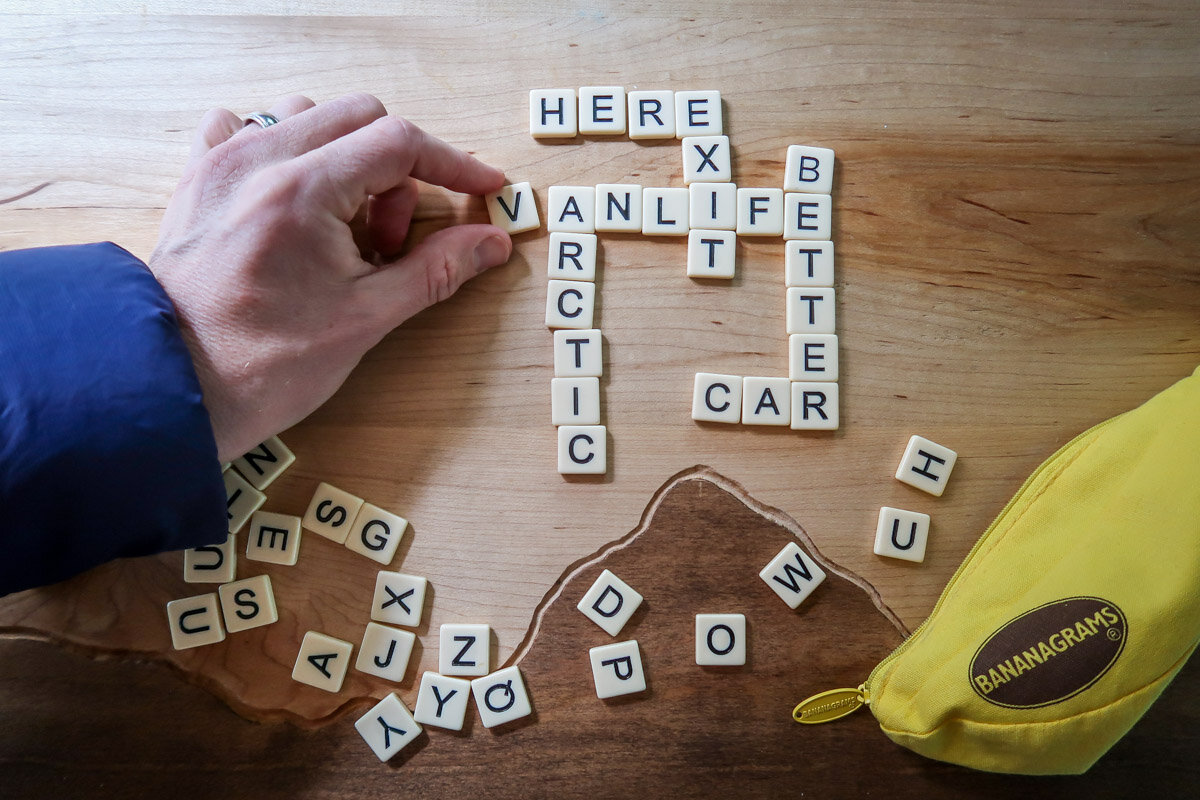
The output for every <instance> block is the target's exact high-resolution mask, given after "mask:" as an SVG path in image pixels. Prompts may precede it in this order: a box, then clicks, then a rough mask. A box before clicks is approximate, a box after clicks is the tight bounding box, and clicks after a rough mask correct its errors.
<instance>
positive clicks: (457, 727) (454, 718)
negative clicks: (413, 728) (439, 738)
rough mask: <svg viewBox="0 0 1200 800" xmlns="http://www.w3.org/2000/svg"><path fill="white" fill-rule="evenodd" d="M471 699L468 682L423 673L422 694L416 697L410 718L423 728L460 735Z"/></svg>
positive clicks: (431, 673)
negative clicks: (425, 726)
mask: <svg viewBox="0 0 1200 800" xmlns="http://www.w3.org/2000/svg"><path fill="white" fill-rule="evenodd" d="M470 699H471V682H470V681H468V680H464V679H463V678H454V677H450V676H449V675H439V674H438V673H436V672H425V673H424V674H422V675H421V690H420V691H419V692H418V693H417V705H416V708H415V709H414V713H413V718H414V719H416V721H417V722H419V723H421V724H422V725H433V726H434V727H437V728H445V729H446V730H448V731H461V730H462V727H463V723H464V722H466V719H467V705H468V703H469V701H470Z"/></svg>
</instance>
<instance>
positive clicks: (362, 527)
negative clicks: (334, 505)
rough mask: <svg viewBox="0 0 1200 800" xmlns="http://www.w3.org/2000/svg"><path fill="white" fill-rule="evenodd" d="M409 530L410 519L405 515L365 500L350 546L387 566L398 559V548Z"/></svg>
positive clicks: (353, 529)
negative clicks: (394, 512)
mask: <svg viewBox="0 0 1200 800" xmlns="http://www.w3.org/2000/svg"><path fill="white" fill-rule="evenodd" d="M406 530H408V520H406V519H405V518H404V517H400V516H397V515H395V514H393V513H391V512H390V511H384V510H383V509H382V508H379V507H377V506H373V505H371V504H370V503H363V504H362V507H361V508H360V509H359V510H358V514H356V515H355V517H354V524H353V525H351V526H350V535H349V536H347V537H346V547H348V548H349V549H350V550H353V551H354V552H355V553H358V554H359V555H360V556H366V557H367V558H369V559H371V560H372V561H377V562H379V563H380V564H383V565H384V566H385V567H386V566H387V565H388V564H391V563H392V559H393V558H395V556H396V549H397V548H398V547H399V546H400V540H401V539H402V538H404V532H405V531H406Z"/></svg>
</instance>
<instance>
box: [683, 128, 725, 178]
mask: <svg viewBox="0 0 1200 800" xmlns="http://www.w3.org/2000/svg"><path fill="white" fill-rule="evenodd" d="M731 180H733V155H732V150H731V149H730V146H729V137H728V136H688V137H687V138H685V139H684V140H683V182H684V183H685V184H692V183H697V182H702V183H726V182H728V181H731Z"/></svg>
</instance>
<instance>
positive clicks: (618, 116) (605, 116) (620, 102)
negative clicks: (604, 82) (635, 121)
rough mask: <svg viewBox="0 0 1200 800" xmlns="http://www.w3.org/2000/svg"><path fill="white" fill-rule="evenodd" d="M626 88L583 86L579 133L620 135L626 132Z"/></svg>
mask: <svg viewBox="0 0 1200 800" xmlns="http://www.w3.org/2000/svg"><path fill="white" fill-rule="evenodd" d="M625 127H626V125H625V87H623V86H583V87H581V88H580V89H579V132H580V133H584V134H599V135H611V136H615V135H619V134H622V133H624V132H625Z"/></svg>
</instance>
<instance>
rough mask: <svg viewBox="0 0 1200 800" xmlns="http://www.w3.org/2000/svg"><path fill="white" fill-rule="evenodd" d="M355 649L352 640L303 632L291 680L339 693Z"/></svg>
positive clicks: (313, 632) (314, 632) (315, 632)
mask: <svg viewBox="0 0 1200 800" xmlns="http://www.w3.org/2000/svg"><path fill="white" fill-rule="evenodd" d="M353 652H354V645H352V644H350V643H349V642H345V641H342V640H341V639H335V638H333V637H332V636H326V635H325V634H323V633H319V632H317V631H309V632H308V633H306V634H304V640H303V641H302V642H301V643H300V652H299V653H297V654H296V665H295V666H294V667H292V680H294V681H297V682H298V683H305V684H308V685H309V686H314V687H316V688H318V689H321V690H323V691H326V692H335V693H336V692H340V691H341V690H342V681H343V680H345V679H346V671H347V670H349V669H350V654H351V653H353Z"/></svg>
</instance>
